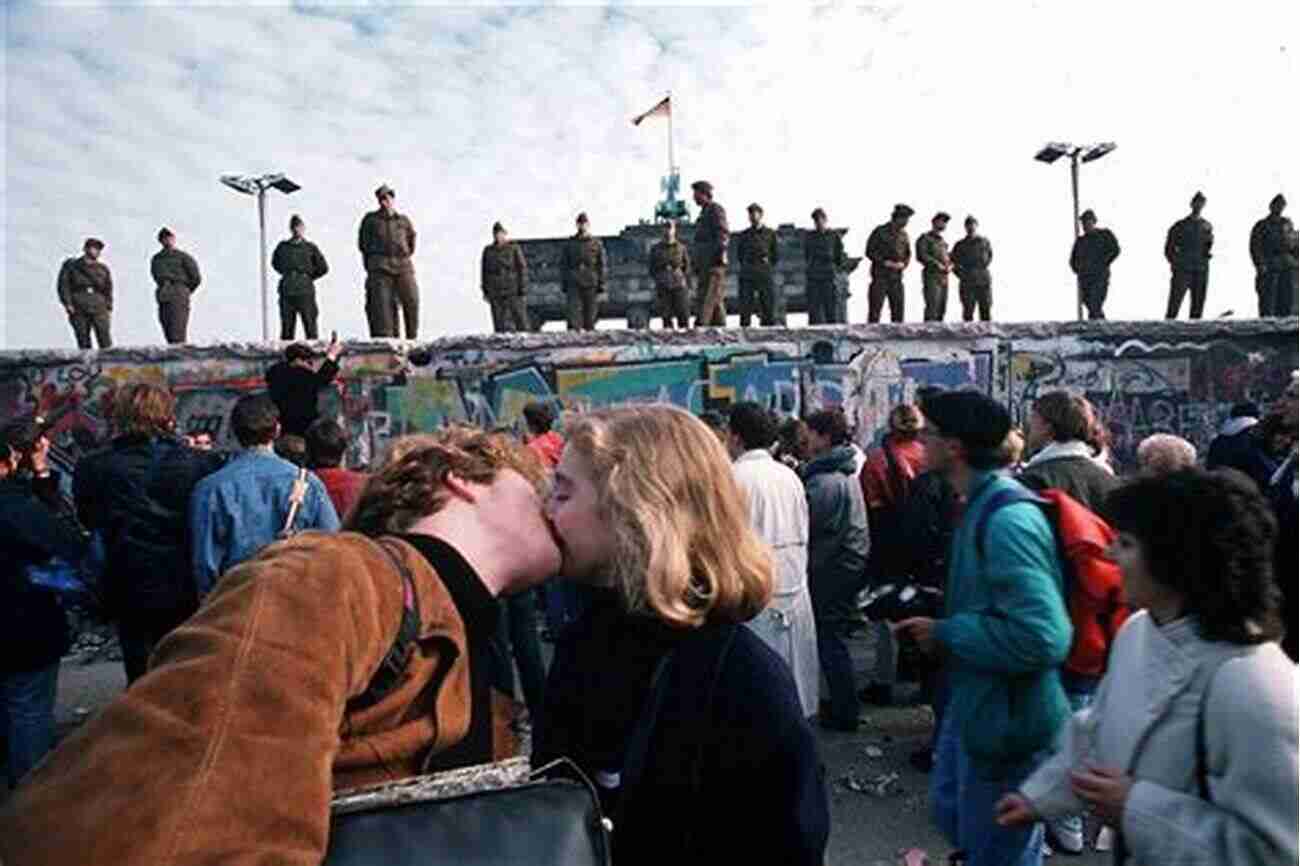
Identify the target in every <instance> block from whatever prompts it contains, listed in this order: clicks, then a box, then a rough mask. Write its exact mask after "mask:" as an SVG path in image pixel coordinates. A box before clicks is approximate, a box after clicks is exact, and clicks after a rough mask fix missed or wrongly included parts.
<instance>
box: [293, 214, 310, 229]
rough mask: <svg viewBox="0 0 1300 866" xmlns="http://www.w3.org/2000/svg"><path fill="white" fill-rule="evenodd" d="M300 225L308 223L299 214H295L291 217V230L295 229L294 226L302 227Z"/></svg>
mask: <svg viewBox="0 0 1300 866" xmlns="http://www.w3.org/2000/svg"><path fill="white" fill-rule="evenodd" d="M300 225H306V223H304V222H303V221H302V217H300V216H298V215H297V214H294V215H293V216H291V217H289V228H293V227H294V226H300Z"/></svg>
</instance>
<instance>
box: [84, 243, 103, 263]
mask: <svg viewBox="0 0 1300 866" xmlns="http://www.w3.org/2000/svg"><path fill="white" fill-rule="evenodd" d="M99 253H100V249H99V247H97V246H95V245H94V244H91V245H90V246H88V247H86V258H88V259H90V260H91V261H92V262H97V261H99Z"/></svg>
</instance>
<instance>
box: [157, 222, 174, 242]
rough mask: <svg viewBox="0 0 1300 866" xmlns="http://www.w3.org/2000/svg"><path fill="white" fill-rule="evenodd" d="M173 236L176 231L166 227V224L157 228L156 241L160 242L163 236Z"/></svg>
mask: <svg viewBox="0 0 1300 866" xmlns="http://www.w3.org/2000/svg"><path fill="white" fill-rule="evenodd" d="M174 237H176V232H174V231H172V230H171V229H169V228H167V226H163V227H162V228H160V229H158V243H162V239H163V238H174Z"/></svg>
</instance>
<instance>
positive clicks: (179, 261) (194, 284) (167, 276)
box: [149, 247, 203, 293]
mask: <svg viewBox="0 0 1300 866" xmlns="http://www.w3.org/2000/svg"><path fill="white" fill-rule="evenodd" d="M149 272H150V273H151V274H152V275H153V281H154V283H155V284H157V286H158V288H160V289H162V288H166V287H167V286H175V285H178V286H184V287H185V288H187V289H189V290H190V292H191V293H192V292H193V291H194V290H195V289H197V288H198V287H199V283H201V282H202V281H203V277H202V276H201V275H200V274H199V263H198V262H196V261H194V256H192V255H190V254H189V253H187V252H184V251H182V250H178V249H176V248H175V247H173V248H172V249H169V250H168V249H162V250H159V251H158V252H156V253H154V257H153V258H152V259H151V260H150V262H149Z"/></svg>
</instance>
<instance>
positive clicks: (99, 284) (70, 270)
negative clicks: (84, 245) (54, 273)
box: [59, 256, 113, 310]
mask: <svg viewBox="0 0 1300 866" xmlns="http://www.w3.org/2000/svg"><path fill="white" fill-rule="evenodd" d="M79 292H94V293H95V294H97V295H100V296H101V297H103V299H104V300H105V301H107V302H108V308H109V309H110V310H111V309H113V273H112V271H110V270H109V269H108V265H106V264H104V263H103V262H101V261H94V262H92V261H91V260H90V259H88V258H86V257H85V256H75V257H74V258H70V259H65V260H64V262H63V267H61V268H59V303H60V304H63V305H64V306H65V307H66V306H68V305H69V304H71V303H72V296H73V295H74V294H77V293H79Z"/></svg>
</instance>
